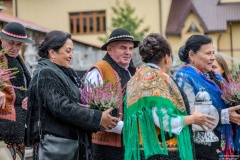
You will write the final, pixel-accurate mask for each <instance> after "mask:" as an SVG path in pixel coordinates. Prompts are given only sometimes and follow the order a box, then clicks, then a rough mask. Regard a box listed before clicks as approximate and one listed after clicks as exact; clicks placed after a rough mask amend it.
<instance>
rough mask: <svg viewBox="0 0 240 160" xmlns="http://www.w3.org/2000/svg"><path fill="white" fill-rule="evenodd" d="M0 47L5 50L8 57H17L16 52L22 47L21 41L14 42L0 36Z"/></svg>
mask: <svg viewBox="0 0 240 160" xmlns="http://www.w3.org/2000/svg"><path fill="white" fill-rule="evenodd" d="M1 41H2V48H3V49H4V50H5V51H6V53H7V55H8V56H10V57H17V56H18V52H19V50H20V49H21V47H22V43H21V42H16V41H12V40H8V39H4V38H1Z"/></svg>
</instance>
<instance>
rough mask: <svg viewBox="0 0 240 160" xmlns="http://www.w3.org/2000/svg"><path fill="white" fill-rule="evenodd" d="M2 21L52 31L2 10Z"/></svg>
mask: <svg viewBox="0 0 240 160" xmlns="http://www.w3.org/2000/svg"><path fill="white" fill-rule="evenodd" d="M0 21H3V22H7V23H9V22H18V23H21V24H22V25H23V26H24V27H26V28H28V29H31V30H35V31H40V32H43V33H48V32H50V31H51V30H50V29H47V28H45V27H42V26H40V25H38V24H35V23H32V22H29V21H26V20H22V19H20V18H17V17H14V16H12V15H10V14H6V13H3V12H0ZM72 40H73V41H75V42H79V43H82V44H85V45H87V46H92V47H95V48H98V49H100V46H97V45H93V44H89V43H85V42H82V41H80V40H78V39H76V38H72Z"/></svg>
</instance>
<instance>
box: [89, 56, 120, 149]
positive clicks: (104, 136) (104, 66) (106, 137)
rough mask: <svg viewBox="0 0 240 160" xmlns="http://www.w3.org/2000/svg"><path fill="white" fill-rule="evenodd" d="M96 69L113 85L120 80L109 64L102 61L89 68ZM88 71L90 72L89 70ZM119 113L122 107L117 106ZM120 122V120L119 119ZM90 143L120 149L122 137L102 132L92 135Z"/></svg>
mask: <svg viewBox="0 0 240 160" xmlns="http://www.w3.org/2000/svg"><path fill="white" fill-rule="evenodd" d="M93 68H97V69H98V70H99V72H100V74H101V76H102V79H103V80H109V81H111V82H113V83H115V82H117V81H118V80H120V78H119V75H118V74H117V72H116V71H115V70H114V69H113V68H112V67H111V66H110V64H109V63H108V62H106V61H104V60H102V61H99V62H97V63H96V64H94V66H93V67H92V68H91V69H93ZM91 69H90V70H91ZM119 112H120V113H122V112H123V106H122V105H120V106H119ZM121 120H122V119H121ZM92 142H93V143H95V144H99V145H108V146H114V147H121V146H122V143H121V142H122V136H121V134H117V133H112V132H104V131H99V132H97V133H93V134H92Z"/></svg>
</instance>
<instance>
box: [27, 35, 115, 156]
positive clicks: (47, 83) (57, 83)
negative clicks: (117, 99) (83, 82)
mask: <svg viewBox="0 0 240 160" xmlns="http://www.w3.org/2000/svg"><path fill="white" fill-rule="evenodd" d="M38 55H39V56H40V57H41V58H42V59H41V60H40V61H39V64H38V67H37V69H36V71H35V72H34V76H33V79H32V81H31V83H30V86H29V101H28V105H29V108H28V113H27V126H28V127H27V140H28V144H29V145H31V144H35V145H34V154H35V156H34V158H33V159H37V158H39V157H40V156H41V155H42V152H40V151H42V150H38V149H39V148H40V147H41V145H42V143H41V142H45V140H46V138H49V136H52V137H55V138H54V139H57V138H64V139H71V140H78V141H79V149H78V150H76V151H75V152H74V151H70V152H71V153H72V154H74V156H77V155H79V159H88V160H90V159H92V156H91V140H90V134H91V132H96V131H98V130H99V129H100V126H102V127H104V128H106V129H108V128H107V126H109V125H112V126H116V122H117V121H118V119H117V118H115V117H112V116H111V115H110V114H109V112H110V111H111V110H112V109H108V110H106V111H104V112H101V111H98V110H92V109H88V108H84V107H81V106H80V105H79V101H80V92H79V85H80V81H79V78H78V76H77V74H76V72H75V71H74V70H73V69H71V68H70V62H71V59H73V42H72V40H71V35H70V34H67V33H64V32H62V31H51V32H49V33H48V34H47V35H46V37H45V39H44V40H43V41H42V42H41V43H40V45H39V47H38ZM102 127H101V128H102ZM39 142H40V143H39ZM62 143H63V141H62ZM43 145H44V143H43ZM59 146H61V144H60V145H59ZM52 147H53V148H51V149H50V150H48V151H47V152H48V154H49V155H51V157H54V158H55V159H58V158H57V157H62V158H60V159H68V158H66V156H68V155H63V154H64V153H66V151H65V149H64V150H60V148H59V149H58V148H56V147H57V146H55V145H54V144H52ZM42 148H43V147H42ZM43 149H44V148H43ZM67 149H68V148H66V150H67ZM54 150H55V151H57V152H56V153H53V151H54ZM37 154H39V155H37ZM41 158H42V159H46V157H41Z"/></svg>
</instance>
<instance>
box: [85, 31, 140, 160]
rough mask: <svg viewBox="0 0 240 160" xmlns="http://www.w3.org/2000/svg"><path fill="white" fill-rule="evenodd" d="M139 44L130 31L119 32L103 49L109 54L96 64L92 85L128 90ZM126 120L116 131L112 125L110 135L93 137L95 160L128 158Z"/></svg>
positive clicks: (91, 78)
mask: <svg viewBox="0 0 240 160" xmlns="http://www.w3.org/2000/svg"><path fill="white" fill-rule="evenodd" d="M138 43H139V41H135V40H134V38H133V36H131V34H130V33H129V31H127V30H125V29H122V28H117V29H115V30H114V31H113V32H112V33H111V35H110V37H109V40H108V42H107V43H106V44H104V45H103V46H102V47H101V50H104V51H107V54H106V55H105V56H104V58H103V60H102V61H99V62H97V63H96V64H94V65H93V66H92V67H91V68H90V70H89V72H88V74H87V77H86V80H87V81H88V82H91V83H96V84H99V81H100V84H103V82H104V81H105V80H107V81H111V82H113V83H114V82H117V81H120V82H121V87H122V88H124V86H125V85H126V83H127V82H128V80H129V79H130V78H131V76H132V75H133V74H134V73H135V67H134V66H133V64H132V63H131V59H132V55H133V49H134V48H136V47H137V46H138ZM123 108H124V106H123V104H120V106H119V109H118V113H122V114H123ZM122 128H123V121H122V118H120V122H119V123H118V125H117V126H116V127H115V128H112V126H109V130H107V131H106V132H97V133H94V134H93V135H92V141H93V155H94V159H99V160H100V159H101V160H109V159H115V160H122V159H123V158H124V148H123V144H122Z"/></svg>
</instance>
